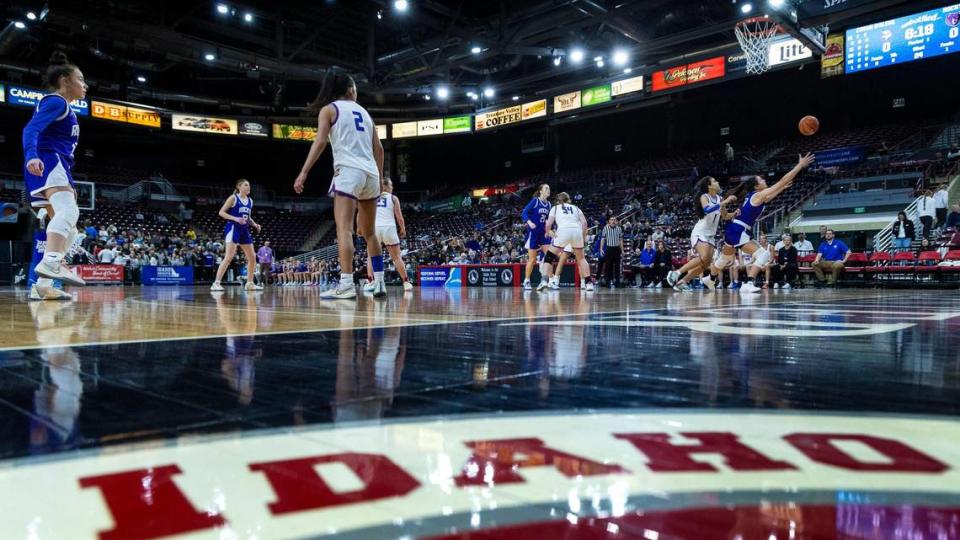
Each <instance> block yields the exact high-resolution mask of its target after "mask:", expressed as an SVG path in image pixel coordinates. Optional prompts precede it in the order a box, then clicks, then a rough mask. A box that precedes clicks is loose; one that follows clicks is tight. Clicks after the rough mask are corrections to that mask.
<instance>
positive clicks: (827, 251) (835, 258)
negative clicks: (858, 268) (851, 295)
mask: <svg viewBox="0 0 960 540" xmlns="http://www.w3.org/2000/svg"><path fill="white" fill-rule="evenodd" d="M848 258H850V248H848V247H847V245H846V244H844V243H843V242H842V241H840V240H837V239H836V238H835V237H834V233H833V229H827V230H826V232H825V233H824V240H823V241H822V242H820V247H819V249H817V258H816V259H815V260H814V261H813V273H814V274H816V276H817V282H818V284H819V285H824V284H827V285H836V284H837V279H838V278H839V277H840V272H843V265H844V264H845V263H846V262H847V259H848ZM824 272H830V276H831V279H830V280H829V281H825V276H824Z"/></svg>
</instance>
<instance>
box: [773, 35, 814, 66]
mask: <svg viewBox="0 0 960 540" xmlns="http://www.w3.org/2000/svg"><path fill="white" fill-rule="evenodd" d="M807 58H813V51H811V50H810V48H809V47H807V46H806V45H804V44H803V42H802V41H800V40H799V39H797V38H793V37H788V38H786V39H778V40H775V41H773V42H772V43H770V46H769V48H768V49H767V63H768V64H769V66H770V67H776V66H782V65H784V64H790V63H793V62H798V61H800V60H806V59H807Z"/></svg>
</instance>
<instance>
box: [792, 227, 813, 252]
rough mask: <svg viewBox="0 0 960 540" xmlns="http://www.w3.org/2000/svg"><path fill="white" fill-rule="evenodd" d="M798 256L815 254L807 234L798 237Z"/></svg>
mask: <svg viewBox="0 0 960 540" xmlns="http://www.w3.org/2000/svg"><path fill="white" fill-rule="evenodd" d="M796 248H797V254H798V255H800V256H801V257H803V256H804V255H810V254H811V253H813V244H812V243H811V242H810V241H809V240H807V233H803V232H802V233H800V234H798V235H797V245H796Z"/></svg>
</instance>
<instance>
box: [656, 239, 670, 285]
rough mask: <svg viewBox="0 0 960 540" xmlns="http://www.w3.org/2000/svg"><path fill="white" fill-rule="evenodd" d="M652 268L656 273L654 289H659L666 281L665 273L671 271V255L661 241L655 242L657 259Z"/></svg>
mask: <svg viewBox="0 0 960 540" xmlns="http://www.w3.org/2000/svg"><path fill="white" fill-rule="evenodd" d="M653 268H654V269H655V272H656V284H657V285H656V287H657V288H658V289H659V288H660V287H662V286H663V281H664V280H665V279H667V273H668V272H670V271H671V270H673V254H672V253H670V250H669V249H668V248H667V245H666V244H665V243H664V242H663V240H661V241H659V242H657V258H656V259H655V260H654V263H653Z"/></svg>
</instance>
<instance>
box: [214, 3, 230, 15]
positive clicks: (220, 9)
mask: <svg viewBox="0 0 960 540" xmlns="http://www.w3.org/2000/svg"><path fill="white" fill-rule="evenodd" d="M217 13H219V14H221V15H226V14H227V13H230V8H228V7H227V5H226V4H217Z"/></svg>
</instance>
